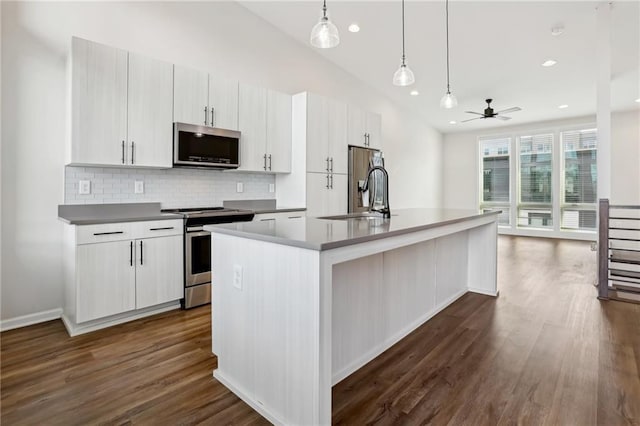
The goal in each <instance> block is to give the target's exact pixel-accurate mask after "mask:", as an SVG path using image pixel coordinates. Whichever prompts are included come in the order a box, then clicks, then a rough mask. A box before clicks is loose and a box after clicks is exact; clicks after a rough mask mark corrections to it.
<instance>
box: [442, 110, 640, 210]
mask: <svg viewBox="0 0 640 426" xmlns="http://www.w3.org/2000/svg"><path fill="white" fill-rule="evenodd" d="M595 122H596V117H595V116H591V117H578V118H572V119H566V120H556V121H546V122H540V123H530V124H526V125H521V126H510V127H501V128H500V129H498V130H496V129H488V130H485V131H477V132H467V133H450V134H447V135H445V136H444V142H443V152H444V171H443V184H444V189H443V192H444V206H445V207H447V208H470V209H476V208H478V191H479V189H478V188H479V186H478V185H479V183H478V177H479V171H478V168H479V160H478V138H479V137H484V136H494V135H495V136H499V135H517V134H519V133H521V132H531V131H538V130H540V131H549V130H558V129H562V128H566V127H573V126H576V125H582V124H591V125H594V124H595ZM611 203H612V204H640V110H635V111H625V112H616V113H614V114H612V117H611Z"/></svg>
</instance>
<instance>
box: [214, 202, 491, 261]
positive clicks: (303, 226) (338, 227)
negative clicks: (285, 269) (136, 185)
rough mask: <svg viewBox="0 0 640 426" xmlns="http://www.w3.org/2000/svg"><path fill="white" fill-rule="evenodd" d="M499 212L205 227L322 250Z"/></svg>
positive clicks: (415, 212) (403, 213)
mask: <svg viewBox="0 0 640 426" xmlns="http://www.w3.org/2000/svg"><path fill="white" fill-rule="evenodd" d="M498 214H499V211H492V212H483V211H481V210H454V209H399V210H392V212H391V218H388V219H383V218H352V219H339V220H336V219H321V218H315V217H301V218H295V219H276V220H273V221H268V222H239V223H230V224H223V225H209V226H205V227H204V229H205V230H207V231H211V232H213V233H220V234H227V235H234V236H238V237H243V238H249V239H254V240H261V241H267V242H273V243H277V244H283V245H289V246H294V247H301V248H306V249H311V250H318V251H323V250H331V249H335V248H338V247H344V246H349V245H352V244H359V243H364V242H368V241H374V240H377V239H381V238H388V237H392V236H396V235H402V234H407V233H411V232H417V231H422V230H425V229H430V228H435V227H439V226H443V225H450V224H454V223H458V222H464V221H469V220H473V219H477V218H481V217H486V216H492V215H493V216H496V215H498Z"/></svg>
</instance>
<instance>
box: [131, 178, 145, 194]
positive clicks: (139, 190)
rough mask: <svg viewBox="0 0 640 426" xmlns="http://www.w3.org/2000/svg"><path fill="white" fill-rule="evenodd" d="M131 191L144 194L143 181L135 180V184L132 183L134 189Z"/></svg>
mask: <svg viewBox="0 0 640 426" xmlns="http://www.w3.org/2000/svg"><path fill="white" fill-rule="evenodd" d="M133 192H135V193H136V194H144V181H143V180H137V181H136V183H135V185H134V189H133Z"/></svg>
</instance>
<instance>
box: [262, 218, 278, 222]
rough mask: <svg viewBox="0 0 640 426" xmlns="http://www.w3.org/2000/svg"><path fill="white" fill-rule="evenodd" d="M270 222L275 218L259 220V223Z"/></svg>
mask: <svg viewBox="0 0 640 426" xmlns="http://www.w3.org/2000/svg"><path fill="white" fill-rule="evenodd" d="M270 220H276V218H275V217H270V218H268V219H260V222H269V221H270Z"/></svg>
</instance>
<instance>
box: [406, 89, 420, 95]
mask: <svg viewBox="0 0 640 426" xmlns="http://www.w3.org/2000/svg"><path fill="white" fill-rule="evenodd" d="M409 94H410V95H411V96H418V95H419V94H420V92H418V91H417V90H412V91H411V92H409Z"/></svg>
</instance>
